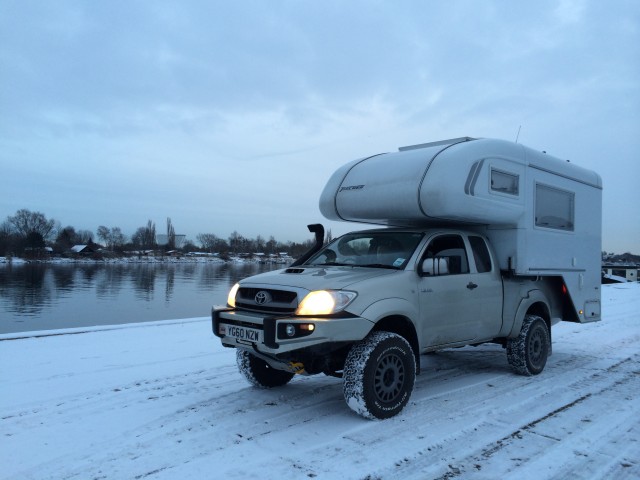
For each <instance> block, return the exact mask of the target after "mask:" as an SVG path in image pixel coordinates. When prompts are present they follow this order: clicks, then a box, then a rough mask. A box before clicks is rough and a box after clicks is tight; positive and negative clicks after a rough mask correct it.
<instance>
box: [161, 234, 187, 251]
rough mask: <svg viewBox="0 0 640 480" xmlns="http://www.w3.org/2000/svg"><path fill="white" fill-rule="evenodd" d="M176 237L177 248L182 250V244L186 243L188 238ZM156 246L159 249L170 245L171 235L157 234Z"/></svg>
mask: <svg viewBox="0 0 640 480" xmlns="http://www.w3.org/2000/svg"><path fill="white" fill-rule="evenodd" d="M174 237H175V245H174V247H175V248H182V244H183V243H184V240H185V238H186V237H187V236H186V235H178V234H176V235H174ZM156 244H157V245H158V246H159V247H164V246H165V245H169V235H166V234H163V233H159V234H156Z"/></svg>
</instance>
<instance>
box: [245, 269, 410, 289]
mask: <svg viewBox="0 0 640 480" xmlns="http://www.w3.org/2000/svg"><path fill="white" fill-rule="evenodd" d="M398 272H399V270H387V269H382V268H365V267H290V268H287V269H284V270H276V271H273V272H267V273H261V274H259V275H255V276H253V277H249V278H246V279H244V280H242V281H241V282H240V285H242V286H243V287H248V286H250V285H252V284H260V285H271V286H282V287H297V288H305V289H307V290H309V291H311V290H340V289H344V288H348V287H349V285H352V284H354V283H357V282H361V281H363V280H369V279H370V278H376V277H381V276H384V275H393V274H396V273H398Z"/></svg>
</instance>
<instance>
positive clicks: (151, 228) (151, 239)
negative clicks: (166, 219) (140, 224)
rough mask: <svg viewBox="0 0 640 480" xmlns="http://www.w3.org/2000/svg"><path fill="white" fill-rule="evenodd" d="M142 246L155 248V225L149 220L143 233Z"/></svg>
mask: <svg viewBox="0 0 640 480" xmlns="http://www.w3.org/2000/svg"><path fill="white" fill-rule="evenodd" d="M143 243H144V246H145V247H147V248H153V247H155V246H156V224H155V223H154V222H152V221H151V220H149V221H148V222H147V226H146V228H145V232H144V242H143Z"/></svg>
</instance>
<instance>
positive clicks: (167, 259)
mask: <svg viewBox="0 0 640 480" xmlns="http://www.w3.org/2000/svg"><path fill="white" fill-rule="evenodd" d="M293 260H294V259H293V258H291V257H288V256H282V257H278V258H264V257H261V256H254V257H239V256H231V257H228V258H220V257H217V256H215V255H203V254H198V255H189V254H186V255H181V256H169V255H167V256H146V255H132V256H121V257H100V258H91V257H75V258H65V257H51V258H36V259H25V258H20V257H0V266H2V265H4V266H10V265H26V264H33V263H44V264H51V265H65V264H68V265H74V264H75V265H90V264H130V263H148V264H172V263H208V264H216V263H217V264H221V265H224V264H230V263H231V264H233V263H240V264H242V263H248V264H251V263H254V264H263V265H266V264H272V265H288V264H290V263H291V262H293Z"/></svg>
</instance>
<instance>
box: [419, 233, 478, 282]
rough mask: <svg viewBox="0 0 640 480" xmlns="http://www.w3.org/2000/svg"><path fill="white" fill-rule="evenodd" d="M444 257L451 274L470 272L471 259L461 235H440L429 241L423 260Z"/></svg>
mask: <svg viewBox="0 0 640 480" xmlns="http://www.w3.org/2000/svg"><path fill="white" fill-rule="evenodd" d="M431 258H433V259H444V260H445V261H446V263H447V270H448V274H449V275H458V274H461V273H469V261H468V260H467V251H466V249H465V246H464V241H463V240H462V237H461V236H460V235H440V236H439V237H436V238H434V239H433V240H431V243H429V246H428V247H427V251H426V252H425V255H424V258H423V260H427V259H431Z"/></svg>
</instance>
